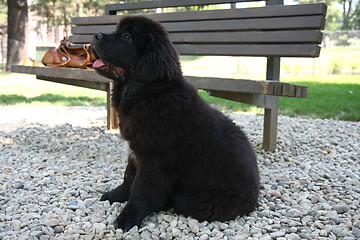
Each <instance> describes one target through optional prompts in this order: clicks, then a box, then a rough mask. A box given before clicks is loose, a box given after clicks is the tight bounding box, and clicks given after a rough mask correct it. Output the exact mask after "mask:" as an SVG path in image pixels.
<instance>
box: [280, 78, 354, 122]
mask: <svg viewBox="0 0 360 240" xmlns="http://www.w3.org/2000/svg"><path fill="white" fill-rule="evenodd" d="M282 81H285V82H291V83H295V84H300V85H308V86H309V89H308V97H307V98H304V99H295V98H280V100H279V102H280V104H279V106H280V114H284V115H289V116H297V115H302V116H310V117H315V118H333V119H340V120H352V121H360V76H359V75H314V76H312V75H307V76H306V75H305V76H299V75H293V76H285V77H284V78H283V79H282Z"/></svg>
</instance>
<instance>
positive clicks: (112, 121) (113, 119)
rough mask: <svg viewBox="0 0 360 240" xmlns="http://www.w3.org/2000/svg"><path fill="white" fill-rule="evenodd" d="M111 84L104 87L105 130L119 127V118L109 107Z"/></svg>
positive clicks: (113, 109)
mask: <svg viewBox="0 0 360 240" xmlns="http://www.w3.org/2000/svg"><path fill="white" fill-rule="evenodd" d="M113 85H114V83H113V82H110V83H109V84H108V85H107V87H106V98H107V99H106V110H107V129H108V130H111V129H117V128H118V127H119V118H118V115H117V113H116V109H115V108H114V107H112V106H111V93H112V90H113Z"/></svg>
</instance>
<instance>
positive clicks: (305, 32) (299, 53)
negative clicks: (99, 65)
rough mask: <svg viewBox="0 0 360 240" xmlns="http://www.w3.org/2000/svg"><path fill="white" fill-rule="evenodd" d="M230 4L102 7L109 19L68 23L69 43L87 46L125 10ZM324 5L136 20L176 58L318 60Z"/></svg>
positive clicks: (175, 1) (198, 0) (178, 1)
mask: <svg viewBox="0 0 360 240" xmlns="http://www.w3.org/2000/svg"><path fill="white" fill-rule="evenodd" d="M209 2H211V3H214V4H216V3H235V2H239V1H235V0H233V1H231V0H227V1H224V0H210V1H209V0H171V1H170V0H162V1H151V2H133V3H124V4H110V5H106V12H107V14H109V15H105V16H98V17H81V18H73V20H72V25H73V27H72V36H70V41H71V42H72V43H76V44H84V43H90V42H91V40H92V37H93V34H94V33H95V32H104V33H107V32H113V31H114V30H115V26H116V23H117V22H118V21H119V19H120V18H122V17H124V16H125V15H113V14H116V12H118V11H120V12H122V13H123V12H126V11H129V10H139V9H141V10H148V9H154V8H163V7H178V6H191V5H200V4H205V3H209ZM325 14H326V5H325V4H323V3H313V4H300V5H286V6H284V5H274V6H265V7H255V8H232V9H225V10H204V11H185V12H168V13H148V14H140V15H143V16H147V17H149V18H151V19H153V20H156V21H158V22H161V23H162V25H163V26H164V28H165V29H166V30H167V31H168V33H169V37H170V39H171V41H172V42H173V43H174V45H175V47H176V48H177V50H178V51H179V53H180V54H181V55H214V56H215V55H222V56H264V57H318V56H319V54H320V47H319V44H320V43H321V41H322V33H321V30H322V29H323V28H324V25H325Z"/></svg>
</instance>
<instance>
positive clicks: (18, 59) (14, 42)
mask: <svg viewBox="0 0 360 240" xmlns="http://www.w3.org/2000/svg"><path fill="white" fill-rule="evenodd" d="M7 5H8V46H7V49H8V51H7V66H6V70H7V71H10V67H11V64H21V63H22V62H23V61H25V60H26V59H27V58H28V49H27V44H26V43H27V42H26V37H27V26H28V5H27V0H8V1H7Z"/></svg>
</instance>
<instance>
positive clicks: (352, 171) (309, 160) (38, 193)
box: [0, 107, 360, 240]
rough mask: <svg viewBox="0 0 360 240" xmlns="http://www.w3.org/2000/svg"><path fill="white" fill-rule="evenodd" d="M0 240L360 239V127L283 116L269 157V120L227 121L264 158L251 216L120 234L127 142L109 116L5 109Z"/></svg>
mask: <svg viewBox="0 0 360 240" xmlns="http://www.w3.org/2000/svg"><path fill="white" fill-rule="evenodd" d="M0 113H1V119H0V169H1V171H0V239H2V240H5V239H40V240H46V239H199V240H206V239H292V240H296V239H360V210H359V201H360V144H359V143H360V123H359V122H344V121H335V120H318V119H316V120H314V119H300V118H289V117H285V116H280V118H279V140H278V150H277V151H276V152H274V153H270V152H265V151H263V150H261V147H260V146H261V141H262V121H263V117H262V116H249V115H241V114H236V113H229V112H228V113H226V114H228V115H229V116H230V117H231V118H232V119H233V120H234V121H235V122H236V123H238V124H239V125H241V126H243V128H244V129H245V131H246V132H247V134H248V136H249V138H250V140H251V142H252V143H253V145H254V147H255V149H256V153H257V156H258V162H259V167H260V175H261V183H262V188H261V192H260V200H259V206H258V208H257V210H256V211H255V212H253V213H252V214H251V215H250V216H246V217H242V218H237V219H235V220H233V221H228V222H210V223H209V222H198V221H197V220H195V219H192V218H184V217H183V216H179V215H177V214H175V213H172V212H160V213H155V214H152V215H150V216H149V217H147V218H146V219H145V221H144V222H143V225H142V227H141V228H140V229H138V228H137V227H134V228H133V229H131V230H130V231H129V232H127V233H123V232H122V231H121V230H115V229H114V227H113V224H112V223H113V221H114V220H115V218H116V216H117V215H118V214H119V212H120V211H121V210H122V208H123V207H124V204H113V205H112V206H110V205H109V203H108V202H99V197H100V196H101V194H102V193H103V192H104V191H105V190H109V189H110V188H113V187H115V186H117V185H118V184H120V183H121V181H122V180H121V179H122V175H123V173H124V170H125V166H126V158H127V153H128V147H127V144H126V143H125V142H124V141H123V140H121V138H119V136H118V134H117V133H116V132H113V131H106V130H105V128H104V126H105V116H106V112H105V109H104V108H84V107H74V108H66V107H2V108H0Z"/></svg>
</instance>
